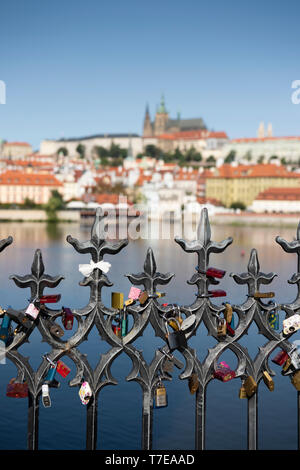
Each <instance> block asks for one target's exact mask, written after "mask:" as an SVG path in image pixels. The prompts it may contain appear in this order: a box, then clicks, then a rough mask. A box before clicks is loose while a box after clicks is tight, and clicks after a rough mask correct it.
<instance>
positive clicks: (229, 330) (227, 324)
mask: <svg viewBox="0 0 300 470" xmlns="http://www.w3.org/2000/svg"><path fill="white" fill-rule="evenodd" d="M226 333H227V334H228V335H229V336H234V335H235V331H234V330H233V329H232V328H231V326H230V325H229V323H228V322H226Z"/></svg>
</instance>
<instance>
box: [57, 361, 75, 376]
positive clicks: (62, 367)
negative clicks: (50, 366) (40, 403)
mask: <svg viewBox="0 0 300 470" xmlns="http://www.w3.org/2000/svg"><path fill="white" fill-rule="evenodd" d="M56 371H57V372H58V373H59V374H60V375H61V376H62V377H63V378H65V377H67V375H69V373H70V372H71V369H70V368H69V367H68V366H66V364H65V363H64V362H63V361H61V360H59V361H57V364H56Z"/></svg>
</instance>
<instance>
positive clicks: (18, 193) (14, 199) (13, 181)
mask: <svg viewBox="0 0 300 470" xmlns="http://www.w3.org/2000/svg"><path fill="white" fill-rule="evenodd" d="M62 187H63V185H62V183H61V182H60V181H58V179H57V178H55V176H54V175H52V174H44V173H24V172H21V171H10V170H8V171H5V172H4V173H1V174H0V203H2V204H3V203H16V204H23V202H24V201H25V199H26V198H28V199H30V200H32V201H34V202H35V203H36V204H46V203H47V202H48V200H49V198H50V197H51V191H53V190H57V191H59V192H61V193H62Z"/></svg>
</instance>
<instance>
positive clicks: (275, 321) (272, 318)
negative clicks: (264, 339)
mask: <svg viewBox="0 0 300 470" xmlns="http://www.w3.org/2000/svg"><path fill="white" fill-rule="evenodd" d="M268 321H269V325H270V327H271V328H273V330H279V313H278V312H277V311H276V310H272V311H271V312H270V313H269V317H268Z"/></svg>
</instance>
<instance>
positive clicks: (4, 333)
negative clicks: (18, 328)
mask: <svg viewBox="0 0 300 470" xmlns="http://www.w3.org/2000/svg"><path fill="white" fill-rule="evenodd" d="M10 324H11V318H10V317H9V316H8V315H7V313H5V314H4V316H3V319H2V323H1V327H0V340H1V341H3V342H4V343H5V344H7V343H8V341H9V339H10V337H11V334H10Z"/></svg>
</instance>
